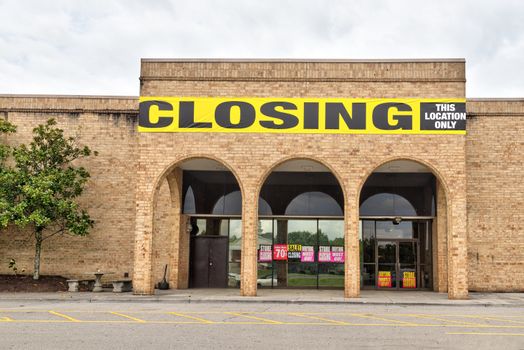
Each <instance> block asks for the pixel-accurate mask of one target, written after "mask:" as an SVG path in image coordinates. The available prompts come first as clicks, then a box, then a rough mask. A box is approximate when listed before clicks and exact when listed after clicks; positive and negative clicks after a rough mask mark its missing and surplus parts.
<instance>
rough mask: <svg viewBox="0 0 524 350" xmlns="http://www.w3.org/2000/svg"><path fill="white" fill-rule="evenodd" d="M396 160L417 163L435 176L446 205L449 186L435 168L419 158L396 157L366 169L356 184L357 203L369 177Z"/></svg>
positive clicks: (383, 160)
mask: <svg viewBox="0 0 524 350" xmlns="http://www.w3.org/2000/svg"><path fill="white" fill-rule="evenodd" d="M396 160H409V161H412V162H416V163H419V164H422V165H424V166H425V167H427V168H428V169H429V170H431V172H432V173H433V175H435V177H436V178H437V180H438V181H439V183H440V184H441V185H442V187H443V188H444V193H445V195H446V204H448V203H447V201H448V200H449V199H448V198H449V193H450V192H449V186H448V184H447V181H445V179H444V175H442V173H441V172H440V171H439V170H438V169H437V167H436V166H435V165H433V164H431V162H428V161H427V160H423V159H420V158H416V157H411V156H396V157H389V158H385V159H382V160H380V161H378V162H376V163H374V164H373V165H372V166H371V167H369V168H367V170H366V172H365V174H363V175H362V176H361V178H360V182H359V184H358V187H357V194H356V195H357V198H356V199H357V203H358V202H359V201H360V192H362V187H363V186H364V184H365V183H366V180H367V179H368V178H369V176H370V175H371V174H372V173H373V172H374V171H375V170H376V169H377V168H379V167H380V166H382V165H384V164H387V163H390V162H393V161H396Z"/></svg>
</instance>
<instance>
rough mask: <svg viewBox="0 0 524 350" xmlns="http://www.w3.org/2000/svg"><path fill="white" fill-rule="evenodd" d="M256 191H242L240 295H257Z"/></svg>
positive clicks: (251, 188)
mask: <svg viewBox="0 0 524 350" xmlns="http://www.w3.org/2000/svg"><path fill="white" fill-rule="evenodd" d="M257 233H258V191H257V190H256V187H255V186H251V187H247V186H245V187H244V193H242V260H241V266H240V271H241V276H240V277H241V284H240V295H242V296H256V295H257V238H258V237H257Z"/></svg>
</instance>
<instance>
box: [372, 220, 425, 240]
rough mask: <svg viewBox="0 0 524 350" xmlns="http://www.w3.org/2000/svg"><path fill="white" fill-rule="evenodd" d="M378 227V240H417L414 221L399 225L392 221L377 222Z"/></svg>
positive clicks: (403, 222)
mask: <svg viewBox="0 0 524 350" xmlns="http://www.w3.org/2000/svg"><path fill="white" fill-rule="evenodd" d="M376 225H377V226H376V235H377V238H386V239H393V238H416V237H414V231H413V225H414V223H413V222H412V221H402V222H400V223H399V224H397V225H396V224H394V223H393V222H392V221H377V222H376Z"/></svg>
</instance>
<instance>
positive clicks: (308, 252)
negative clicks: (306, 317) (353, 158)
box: [257, 159, 345, 289]
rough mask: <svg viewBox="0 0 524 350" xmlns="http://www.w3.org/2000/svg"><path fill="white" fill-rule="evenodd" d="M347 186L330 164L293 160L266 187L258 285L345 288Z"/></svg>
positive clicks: (260, 220) (276, 169) (262, 201)
mask: <svg viewBox="0 0 524 350" xmlns="http://www.w3.org/2000/svg"><path fill="white" fill-rule="evenodd" d="M344 237H345V225H344V191H343V189H342V187H341V185H340V182H339V181H338V179H337V177H336V176H335V175H334V174H333V172H332V171H331V170H330V168H328V167H327V166H326V165H324V164H323V163H321V162H319V161H315V160H311V159H291V160H287V161H284V162H281V163H279V164H278V165H276V166H274V167H273V168H272V170H271V172H270V173H268V175H267V177H266V178H265V179H264V182H263V184H262V186H261V188H260V193H259V205H258V232H257V263H258V265H257V287H258V288H315V289H316V288H321V289H322V288H340V289H343V288H344V262H345V252H344V248H345V244H344Z"/></svg>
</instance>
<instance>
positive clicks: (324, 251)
mask: <svg viewBox="0 0 524 350" xmlns="http://www.w3.org/2000/svg"><path fill="white" fill-rule="evenodd" d="M318 262H331V247H330V246H325V245H321V246H319V247H318Z"/></svg>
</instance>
